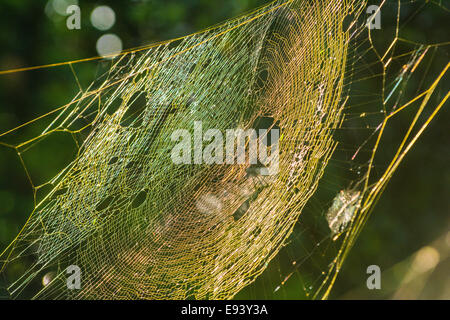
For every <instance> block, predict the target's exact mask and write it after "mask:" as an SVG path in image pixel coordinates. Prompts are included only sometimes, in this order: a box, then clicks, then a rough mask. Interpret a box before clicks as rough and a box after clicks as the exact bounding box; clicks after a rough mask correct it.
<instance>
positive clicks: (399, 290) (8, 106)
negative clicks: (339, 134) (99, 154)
mask: <svg viewBox="0 0 450 320" xmlns="http://www.w3.org/2000/svg"><path fill="white" fill-rule="evenodd" d="M52 1H53V0H49V1H39V0H27V1H25V0H22V1H17V0H2V1H1V3H0V47H1V49H0V70H8V69H13V68H18V67H24V66H34V65H44V64H49V63H57V62H63V61H70V60H77V59H82V58H86V57H91V56H96V55H97V53H96V49H95V44H96V41H97V39H98V38H99V37H100V36H101V35H103V34H105V33H115V34H116V35H118V36H119V37H120V38H121V39H122V43H123V48H125V49H127V48H133V47H137V46H141V45H145V44H150V43H153V42H157V41H162V40H167V39H170V38H174V37H179V36H183V35H187V34H189V33H192V32H195V31H199V30H201V29H204V28H206V27H208V26H211V25H213V24H216V23H219V22H222V21H224V20H226V19H228V18H232V17H235V16H237V15H240V14H242V13H244V12H246V11H247V10H249V9H253V8H255V7H257V6H260V5H262V4H264V3H265V2H266V1H259V0H227V1H218V0H217V1H212V0H183V1H181V0H172V1H162V0H161V1H157V0H148V1H145V0H128V1H89V2H88V1H80V2H79V5H80V7H81V21H82V26H81V30H68V29H67V28H66V21H65V19H66V17H64V16H61V15H59V14H58V13H56V12H54V10H52V8H51V6H52ZM396 2H397V1H394V2H393V3H396ZM423 3H425V1H422V2H420V1H419V2H417V3H415V4H413V5H411V6H410V5H406V4H405V6H404V8H402V10H403V9H404V10H403V11H402V19H401V25H402V26H403V27H402V29H401V33H400V35H401V36H402V37H404V38H407V39H414V41H416V42H421V43H426V44H430V43H438V42H445V41H448V40H449V39H448V27H449V26H448V21H449V18H450V17H449V14H448V11H447V12H446V11H445V10H444V9H442V8H440V7H439V6H437V5H434V4H428V5H426V6H424V8H423V9H420V7H421V5H422V4H423ZM98 5H108V6H110V7H111V8H112V9H113V10H114V11H115V13H116V23H115V25H114V26H113V27H112V28H111V29H110V30H108V31H99V30H97V29H95V28H94V27H93V26H92V25H91V23H90V19H89V16H90V13H91V11H92V10H93V9H94V8H95V7H96V6H98ZM417 9H420V10H419V11H417V14H415V12H416V11H415V10H417ZM395 12H396V7H395V6H394V5H390V6H389V5H388V6H386V8H385V9H384V11H383V15H382V27H383V29H382V30H386V36H383V35H382V34H381V33H380V32H383V31H374V34H375V35H378V36H379V38H380V39H382V40H380V41H381V43H382V42H383V39H385V41H386V43H390V41H392V35H391V33H390V32H389V31H392V30H393V29H392V28H393V26H394V22H395ZM377 32H378V34H377ZM386 43H385V44H386ZM385 44H382V45H385ZM436 54H437V55H440V59H441V60H443V61H448V58H449V55H448V48H447V50H439V51H438V52H437V53H436ZM106 63H107V62H106ZM102 64H105V62H89V63H80V64H75V65H74V66H73V67H74V71H75V73H76V75H77V77H78V78H79V81H80V83H81V86H82V87H84V88H86V87H87V85H88V84H89V83H90V81H92V80H93V79H94V78H95V77H96V75H97V72H98V70H99V68H101V67H102ZM440 65H441V67H442V64H440ZM103 67H104V66H103ZM441 69H442V68H441ZM431 75H434V76H436V74H435V73H432V74H431ZM424 77H427V75H425V76H424ZM434 78H435V77H434ZM419 80H420V78H419ZM425 80H426V81H429V80H433V79H431V78H430V79H428V78H426V79H425ZM446 84H447V87H446V88H447V90H448V78H447V79H446ZM78 91H79V87H78V85H77V83H76V81H75V78H74V75H73V73H72V71H71V70H70V68H69V67H68V66H63V67H57V68H44V69H42V70H37V71H27V72H21V73H13V74H9V75H0V132H5V131H7V130H9V129H11V128H14V127H15V126H18V125H20V124H22V123H24V122H27V121H29V120H31V119H34V118H36V117H37V116H39V115H42V114H44V113H46V112H49V111H51V110H53V109H54V108H55V107H58V106H61V105H63V104H65V103H67V102H69V101H70V99H71V98H72V97H73V96H74V95H75V94H76V93H77V92H78ZM446 109H447V108H446V107H444V108H443V110H442V111H441V113H440V114H439V115H438V117H437V118H436V119H435V120H433V122H432V123H431V125H430V126H429V128H428V129H427V130H426V132H425V133H424V134H423V136H422V138H421V139H420V140H419V142H418V143H417V145H416V146H415V147H414V148H413V150H412V151H411V152H410V154H408V156H407V157H406V159H405V161H404V162H403V163H402V164H401V166H400V168H399V169H398V171H397V172H396V174H395V175H394V177H393V178H392V180H391V182H390V183H389V185H388V187H387V189H386V190H385V192H384V194H383V196H382V197H381V199H380V201H379V202H378V204H377V206H376V207H375V210H374V212H373V215H372V216H371V218H370V219H369V221H368V224H367V225H366V227H365V229H364V230H363V232H362V234H361V236H360V238H359V239H358V241H357V243H356V245H355V247H354V248H353V250H352V252H351V254H350V256H349V257H348V259H347V261H346V263H345V264H344V267H343V269H342V271H341V273H340V276H339V278H338V280H337V282H336V284H335V286H334V289H333V291H332V294H331V297H332V298H363V299H371V298H379V297H381V298H392V297H394V298H438V299H439V298H446V299H449V298H450V289H449V287H450V282H449V280H448V272H447V270H449V266H450V260H449V259H448V253H449V246H450V233H449V222H450V220H449V217H450V216H449V212H450V201H449V186H450V170H449V166H448V162H449V160H450V145H449V142H450V141H449V134H448V132H449V120H450V117H449V112H448V110H446ZM44 124H45V122H44ZM44 124H42V125H44ZM42 125H41V126H42ZM41 126H40V125H39V124H38V125H33V126H29V127H25V128H22V129H20V130H18V132H17V133H15V134H13V135H11V136H10V137H9V136H8V139H10V140H8V142H11V143H15V142H17V141H24V140H26V139H29V138H31V137H33V136H35V135H36V134H38V132H39V130H42V127H41ZM1 141H4V140H1ZM69 141H70V139H69V140H67V139H66V137H62V136H61V137H56V138H55V139H49V141H48V143H45V144H43V145H42V146H39V149H38V151H36V152H35V153H34V152H33V150H30V151H29V152H27V154H26V157H25V156H24V161H25V162H26V166H27V168H28V169H29V170H30V175H31V177H32V180H33V182H34V183H35V185H40V184H42V183H44V182H45V181H47V180H48V179H50V178H51V177H52V176H53V175H54V174H55V173H56V172H58V170H59V169H60V168H62V167H63V166H64V164H67V163H68V161H70V159H72V157H73V155H74V152H75V150H76V149H75V146H74V145H73V143H72V142H69ZM38 196H39V195H38ZM32 208H33V192H32V188H31V186H30V182H29V181H28V179H27V177H26V175H25V171H24V169H23V167H22V166H21V164H20V161H19V158H18V157H17V155H16V153H15V152H14V150H12V149H8V148H6V147H2V146H0V248H1V249H3V248H4V247H6V245H7V244H8V243H9V242H10V241H11V240H13V238H14V236H15V235H16V234H17V233H18V232H19V230H20V228H21V227H22V225H23V224H24V222H25V221H26V218H27V217H28V215H29V214H30V212H31V210H32ZM425 246H430V247H433V248H438V249H439V250H437V249H436V250H437V252H439V259H438V263H435V264H434V265H433V264H432V265H431V268H429V269H426V268H422V269H420V268H419V269H420V270H422V271H423V270H425V271H423V272H418V273H417V272H416V273H414V272H413V273H411V272H412V271H411V270H413V269H414V266H416V269H414V270H416V271H417V261H419V260H420V259H422V260H423V261H425V262H426V261H428V260H430V259H431V260H433V257H434V256H433V253H435V252H436V250H435V251H433V250H431V251H430V250H429V249H430V248H428V249H426V250H422V251H420V253H421V255H419V258H420V259H419V258H417V255H416V252H418V251H419V250H420V249H421V248H423V247H425ZM430 252H431V253H430ZM430 254H431V257H430ZM414 259H416V260H417V261H416V264H414V261H415V260H414ZM422 260H420V261H422ZM420 261H419V262H420ZM371 264H376V265H379V266H380V267H381V270H382V272H383V275H385V276H383V281H384V282H383V283H382V290H380V291H378V292H374V291H370V290H368V289H367V288H366V286H365V283H366V278H367V275H366V268H367V266H368V265H371ZM414 270H413V271H414ZM420 270H419V271H420ZM268 272H274V275H273V278H274V279H279V278H280V274H279V271H277V270H273V269H271V270H269V271H268ZM411 274H412V276H411V277H412V278H411V279H409V278H408V275H411ZM405 277H406V278H405ZM0 284H1V282H0ZM276 285H277V283H276V282H274V288H275V287H276ZM294 286H295V283H294ZM291 287H292V286H291ZM251 292H252V291H251V290H247V291H245V292H243V293H242V294H240V295H239V298H252V297H253V295H252V293H251ZM298 297H300V295H297V294H296V292H295V290H291V291H289V292H287V293H284V294H283V295H280V296H275V298H288V299H295V298H298ZM269 298H270V297H269Z"/></svg>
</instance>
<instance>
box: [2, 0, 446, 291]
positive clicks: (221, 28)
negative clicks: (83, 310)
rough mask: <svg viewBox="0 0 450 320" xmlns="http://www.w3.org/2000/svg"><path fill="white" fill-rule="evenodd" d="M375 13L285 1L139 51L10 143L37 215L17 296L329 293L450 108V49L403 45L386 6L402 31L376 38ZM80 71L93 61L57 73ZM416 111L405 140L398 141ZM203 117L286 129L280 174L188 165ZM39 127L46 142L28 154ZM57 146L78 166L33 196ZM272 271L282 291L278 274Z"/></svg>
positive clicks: (5, 271)
mask: <svg viewBox="0 0 450 320" xmlns="http://www.w3.org/2000/svg"><path fill="white" fill-rule="evenodd" d="M367 5H368V4H367V3H366V2H365V1H337V0H336V1H334V0H333V1H275V2H272V3H270V4H268V5H267V6H264V7H262V8H259V9H257V10H255V11H253V12H250V13H247V14H245V15H243V16H241V17H239V18H236V19H233V20H230V21H227V22H225V23H224V24H221V25H218V26H215V27H213V28H210V29H207V30H205V31H202V32H199V33H196V34H193V35H190V36H187V37H184V38H180V39H174V40H170V41H167V42H163V43H159V44H155V45H152V46H147V47H142V48H137V49H133V50H129V51H127V52H124V53H123V54H121V55H120V56H118V57H115V58H113V59H112V60H111V64H110V66H109V67H108V68H107V69H106V70H105V71H104V72H103V73H102V74H101V75H100V76H99V77H97V79H96V80H95V81H94V82H92V84H91V85H90V86H89V88H87V89H85V90H82V89H80V91H79V93H78V94H77V95H76V96H75V97H74V98H73V99H72V101H71V102H70V103H68V104H65V105H63V106H61V107H59V108H56V109H54V110H52V111H51V112H49V113H47V114H44V115H43V116H40V117H36V118H35V119H34V120H32V121H30V122H27V123H25V124H24V125H21V126H19V127H16V128H14V129H11V130H6V131H3V130H2V131H3V132H2V133H0V139H1V140H0V143H1V145H2V146H3V147H4V149H8V150H11V149H12V150H14V151H15V152H16V154H17V155H18V158H19V161H20V163H21V164H22V165H23V168H24V171H25V172H26V174H27V177H28V179H29V181H30V183H31V185H32V187H33V190H34V209H33V212H32V213H31V215H30V217H29V219H28V221H27V222H26V223H25V225H24V227H23V228H22V230H21V231H20V233H19V234H18V236H17V237H16V239H14V240H13V241H12V243H11V244H10V245H9V246H8V247H7V248H6V249H5V250H4V251H3V252H2V253H1V255H0V263H1V265H2V276H3V277H4V278H5V279H6V282H7V283H8V287H7V291H8V293H9V295H10V296H11V297H13V298H14V297H23V296H26V297H28V296H30V297H34V298H43V299H49V298H52V299H137V298H144V299H187V298H195V299H230V298H233V297H235V296H236V295H238V296H237V297H239V294H238V293H240V292H241V293H242V294H245V292H246V291H250V292H252V296H255V297H262V298H277V297H290V296H291V294H289V291H290V290H291V291H292V290H293V291H294V292H295V294H296V295H297V297H298V298H326V297H328V295H329V293H330V290H331V288H332V286H333V284H334V281H335V280H336V277H337V275H338V273H339V270H340V268H341V266H342V263H343V262H344V260H345V258H346V256H347V255H348V253H349V250H350V249H351V247H352V246H353V244H354V243H355V241H356V238H357V236H358V234H359V233H360V232H361V229H362V228H363V227H364V225H365V223H366V221H367V218H368V216H369V215H370V213H371V211H372V209H373V206H374V204H375V203H376V202H377V200H378V198H379V197H380V195H381V194H382V192H383V190H384V188H385V186H386V184H387V183H388V181H389V180H390V178H391V177H392V175H393V173H394V172H395V170H396V169H397V167H398V166H399V164H400V163H401V161H402V160H403V159H404V157H405V155H406V154H407V153H408V152H409V150H410V149H411V148H412V146H413V145H414V144H415V143H416V141H417V139H418V138H419V137H420V135H421V134H422V132H423V131H424V130H425V129H426V128H427V126H428V125H429V123H430V122H431V120H432V119H433V118H434V117H435V116H436V115H437V114H438V112H439V111H440V109H441V108H442V107H443V105H444V103H445V102H446V100H447V99H448V96H449V93H448V90H445V88H443V85H442V83H443V79H444V78H445V75H446V72H447V69H448V67H449V64H448V59H447V60H446V61H444V62H443V63H442V61H441V60H442V59H439V57H442V56H443V55H442V51H443V48H445V47H446V46H447V45H448V43H440V44H421V43H417V42H414V41H412V40H407V39H404V38H402V34H401V30H402V29H401V25H400V14H401V12H402V11H401V9H402V8H403V7H404V6H406V5H404V4H402V3H401V2H400V1H398V2H395V4H393V3H385V2H384V1H383V2H381V3H379V4H378V5H379V8H380V9H379V10H380V12H383V14H384V12H395V15H394V16H393V21H396V23H394V25H395V26H394V27H393V28H392V29H393V32H392V34H388V32H386V33H383V34H381V33H380V31H378V30H371V29H370V28H368V27H367V17H368V16H367V15H366V14H365V10H366V8H367ZM427 6H436V7H438V8H439V9H440V10H442V11H443V12H448V9H447V8H445V7H444V6H443V5H442V4H440V3H439V2H430V3H429V4H427ZM393 9H395V10H393ZM420 10H424V8H420ZM386 16H387V14H386ZM372 19H374V18H373V17H372ZM377 32H378V33H377ZM380 38H382V39H383V41H381V40H380ZM386 38H388V39H389V38H390V40H388V41H386ZM444 60H445V59H444ZM78 63H87V62H86V61H72V62H69V63H66V64H60V65H63V66H64V65H66V66H67V67H70V68H71V70H74V69H73V65H75V64H78ZM90 63H95V61H94V62H90ZM42 68H51V66H43V67H42ZM28 69H33V68H25V69H21V70H9V71H5V72H1V73H4V74H5V73H14V72H21V71H26V70H28ZM424 70H425V71H424ZM423 72H425V73H427V72H428V73H430V74H428V75H427V79H432V81H431V82H430V83H428V81H423V79H425V77H424V76H423ZM421 73H422V74H421ZM74 74H75V79H76V80H77V81H78V78H77V77H76V73H75V72H74ZM416 76H417V77H418V78H419V81H415V80H414V77H416ZM421 80H422V81H421ZM374 87H375V88H379V91H378V92H370V91H369V90H373V88H374ZM410 110H413V113H412V117H411V119H409V118H408V119H407V120H406V125H405V123H401V126H403V127H404V128H403V129H404V135H403V136H402V139H400V140H399V141H390V140H389V130H391V128H392V125H393V122H394V121H395V119H397V118H399V117H400V116H402V115H403V114H404V113H405V112H406V111H410ZM195 121H202V124H203V127H204V128H205V129H206V128H214V129H219V130H221V131H225V130H226V129H229V128H243V129H248V128H255V127H260V128H261V127H265V128H274V127H277V128H279V129H280V133H281V136H280V139H279V141H278V143H277V145H278V148H279V151H280V162H279V172H278V174H277V175H275V176H271V177H269V178H267V177H260V176H256V177H253V176H249V175H248V169H249V168H250V163H246V164H244V165H225V164H224V165H206V164H197V165H176V164H174V163H173V162H172V161H171V158H170V152H171V149H172V148H173V146H174V143H173V142H172V141H171V134H172V132H173V131H174V130H176V129H180V128H182V129H187V130H190V131H192V128H193V123H194V122H195ZM38 123H40V124H41V126H42V123H44V129H43V130H42V131H41V132H40V133H39V134H38V135H33V136H32V137H31V138H29V139H23V140H21V141H15V140H16V139H15V136H14V135H15V134H16V133H17V132H20V131H22V130H25V129H26V128H29V127H31V126H34V125H37V124H38ZM401 126H400V128H401ZM61 134H62V135H66V136H67V135H68V136H70V137H71V138H72V139H73V141H74V143H75V145H76V154H75V156H74V157H73V159H72V160H71V161H70V163H69V164H68V165H67V166H65V167H63V168H58V169H59V172H58V173H57V174H56V175H55V176H54V177H51V179H49V180H46V181H45V182H44V183H36V182H35V179H34V178H33V174H32V173H31V171H30V170H29V168H28V166H27V160H26V157H27V155H29V154H31V153H32V152H33V150H36V149H39V146H42V145H44V144H45V142H46V141H48V140H49V139H51V138H52V137H54V136H56V135H61ZM272 148H273V147H272ZM272 148H271V147H270V146H269V147H268V149H269V151H270V150H271V149H272ZM380 153H382V154H381V155H380ZM345 190H351V192H352V193H350V194H356V193H357V194H358V195H359V196H358V198H357V200H356V202H354V203H352V206H354V211H352V213H351V217H350V218H351V220H350V222H349V223H348V224H345V225H343V226H342V231H341V232H338V233H333V232H331V231H330V227H329V225H328V223H327V219H326V213H327V211H328V208H330V207H331V206H332V204H333V199H335V197H336V195H337V194H339V193H340V192H341V191H345ZM205 199H206V200H205ZM299 248H301V250H300V251H299V250H298V249H299ZM18 265H20V266H23V265H26V267H22V268H17V266H18ZM70 265H77V266H80V268H81V269H82V288H81V290H68V289H67V287H66V273H65V270H66V268H67V267H68V266H70ZM273 268H276V269H278V272H277V273H278V274H279V275H280V279H271V278H270V275H271V274H273V273H270V272H269V271H270V270H271V269H273ZM17 270H23V272H18V271H17ZM45 275H47V276H48V278H49V283H48V284H46V285H45V286H42V285H41V284H40V283H41V281H42V277H44V276H45ZM255 280H256V281H255ZM299 284H300V285H299ZM289 286H290V287H289ZM30 288H31V289H30ZM261 289H262V290H261ZM261 295H262V296H261ZM280 295H281V296H280Z"/></svg>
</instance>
